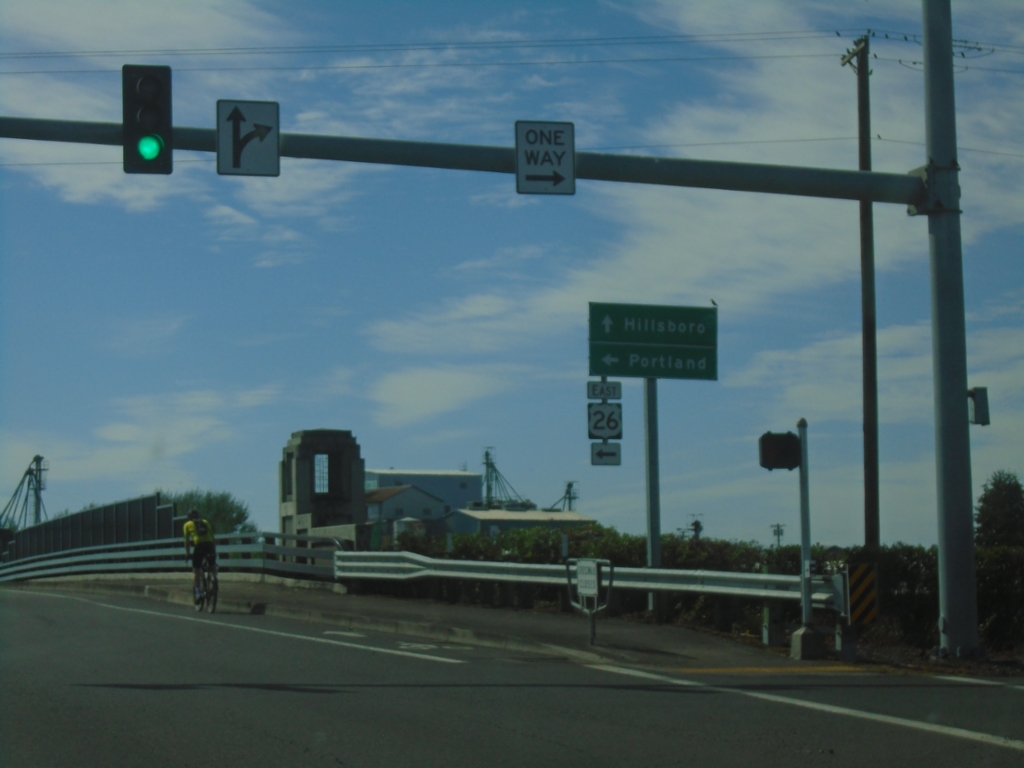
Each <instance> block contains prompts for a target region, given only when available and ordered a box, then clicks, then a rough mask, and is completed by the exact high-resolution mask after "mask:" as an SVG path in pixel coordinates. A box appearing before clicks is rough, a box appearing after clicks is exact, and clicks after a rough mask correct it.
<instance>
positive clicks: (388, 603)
mask: <svg viewBox="0 0 1024 768" xmlns="http://www.w3.org/2000/svg"><path fill="white" fill-rule="evenodd" d="M331 586H332V585H322V586H321V587H320V588H309V587H306V588H297V587H291V586H283V585H278V584H266V583H259V582H247V581H236V580H232V579H228V578H224V579H222V581H221V585H220V600H219V603H218V606H217V610H218V612H220V613H246V614H259V615H266V616H274V617H278V618H288V619H298V620H302V621H309V622H314V623H324V624H330V625H333V626H340V627H343V628H346V629H362V630H367V631H374V632H386V633H394V634H399V635H406V636H412V637H418V638H424V639H428V640H434V641H439V642H455V643H466V644H471V645H484V646H490V647H498V648H504V649H508V650H515V651H524V652H530V653H540V654H545V655H548V656H556V655H557V656H566V657H571V658H574V659H576V660H579V661H584V662H589V663H602V662H605V663H607V662H620V663H629V664H640V665H645V666H654V667H663V668H673V669H679V670H686V669H692V670H693V671H695V672H696V671H698V670H708V671H709V670H712V669H714V670H725V669H736V670H737V671H738V670H742V669H767V668H771V669H778V670H779V671H783V670H784V669H786V668H792V669H808V670H810V669H811V668H814V667H830V668H833V669H834V668H836V667H837V666H838V662H835V661H829V660H823V661H819V662H807V661H803V662H797V661H793V660H791V659H789V658H788V656H786V655H785V649H781V650H779V649H771V650H769V649H766V648H764V647H761V646H760V645H759V644H758V643H755V642H751V643H749V644H748V643H745V642H743V641H739V640H735V639H731V638H724V637H719V636H717V635H714V634H710V633H704V632H698V631H695V630H691V629H686V628H683V627H677V626H671V625H658V624H647V623H644V622H640V621H635V620H628V619H622V618H604V617H603V616H602V615H601V614H598V620H597V642H596V644H595V645H590V643H589V630H588V623H587V619H586V617H585V616H584V615H583V614H581V613H578V612H576V613H573V614H567V613H558V612H555V613H548V612H544V611H536V610H533V611H530V610H513V609H508V608H491V607H486V606H477V605H462V604H455V605H451V604H448V603H442V602H436V601H431V600H421V599H412V598H408V599H407V598H396V597H387V596H380V595H350V594H340V593H339V592H335V591H333V590H332V589H331ZM15 588H24V589H39V588H45V589H54V590H59V591H62V592H83V591H84V592H89V593H94V594H120V595H133V596H137V597H143V598H147V599H151V600H159V601H163V602H170V603H174V604H177V605H188V606H191V605H192V595H191V582H190V580H188V579H187V578H182V577H180V576H177V575H176V576H175V578H173V579H168V578H160V577H156V578H152V577H149V578H147V577H134V578H121V579H75V580H71V579H66V580H65V579H62V580H39V581H33V582H30V583H26V584H24V585H19V587H15Z"/></svg>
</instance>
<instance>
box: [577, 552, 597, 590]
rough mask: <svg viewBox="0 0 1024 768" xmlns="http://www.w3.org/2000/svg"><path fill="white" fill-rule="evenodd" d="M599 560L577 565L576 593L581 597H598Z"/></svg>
mask: <svg viewBox="0 0 1024 768" xmlns="http://www.w3.org/2000/svg"><path fill="white" fill-rule="evenodd" d="M599 586H600V585H599V584H598V583H597V560H580V561H579V562H577V563H576V591H577V593H578V594H579V596H580V597H597V591H598V587H599Z"/></svg>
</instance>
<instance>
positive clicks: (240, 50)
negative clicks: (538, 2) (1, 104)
mask: <svg viewBox="0 0 1024 768" xmlns="http://www.w3.org/2000/svg"><path fill="white" fill-rule="evenodd" d="M843 31H845V32H851V31H859V30H843ZM831 36H832V33H831V32H830V31H823V30H789V31H776V32H731V33H714V34H710V33H709V34H703V35H634V36H617V37H593V38H578V37H577V38H571V37H570V38H541V39H534V40H530V39H523V40H490V41H448V42H433V43H426V42H418V43H358V44H351V45H304V46H238V47H230V48H225V47H221V48H168V49H126V50H99V51H97V50H94V51H23V52H17V53H0V59H28V58H66V57H107V56H129V55H132V56H135V55H138V56H225V55H256V54H261V55H262V54H296V53H344V52H365V51H417V50H443V49H456V50H507V49H510V48H543V47H581V46H605V45H608V46H611V45H665V44H687V43H723V42H757V41H762V40H763V41H778V40H802V39H814V38H820V37H831Z"/></svg>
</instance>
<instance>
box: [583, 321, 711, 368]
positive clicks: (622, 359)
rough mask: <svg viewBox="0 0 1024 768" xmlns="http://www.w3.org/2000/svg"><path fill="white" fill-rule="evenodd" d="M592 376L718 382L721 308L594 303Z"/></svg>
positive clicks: (591, 352) (591, 356) (591, 349)
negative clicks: (719, 310) (708, 380)
mask: <svg viewBox="0 0 1024 768" xmlns="http://www.w3.org/2000/svg"><path fill="white" fill-rule="evenodd" d="M590 374H591V375H592V376H637V377H643V378H648V377H654V378H665V379H712V380H713V379H717V378H718V309H717V308H715V307H671V306H663V305H653V304H604V303H598V302H591V304H590Z"/></svg>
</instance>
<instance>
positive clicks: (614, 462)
mask: <svg viewBox="0 0 1024 768" xmlns="http://www.w3.org/2000/svg"><path fill="white" fill-rule="evenodd" d="M590 463H591V464H592V465H594V466H595V467H600V466H609V467H619V466H622V443H609V442H608V441H604V442H601V443H591V444H590Z"/></svg>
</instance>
